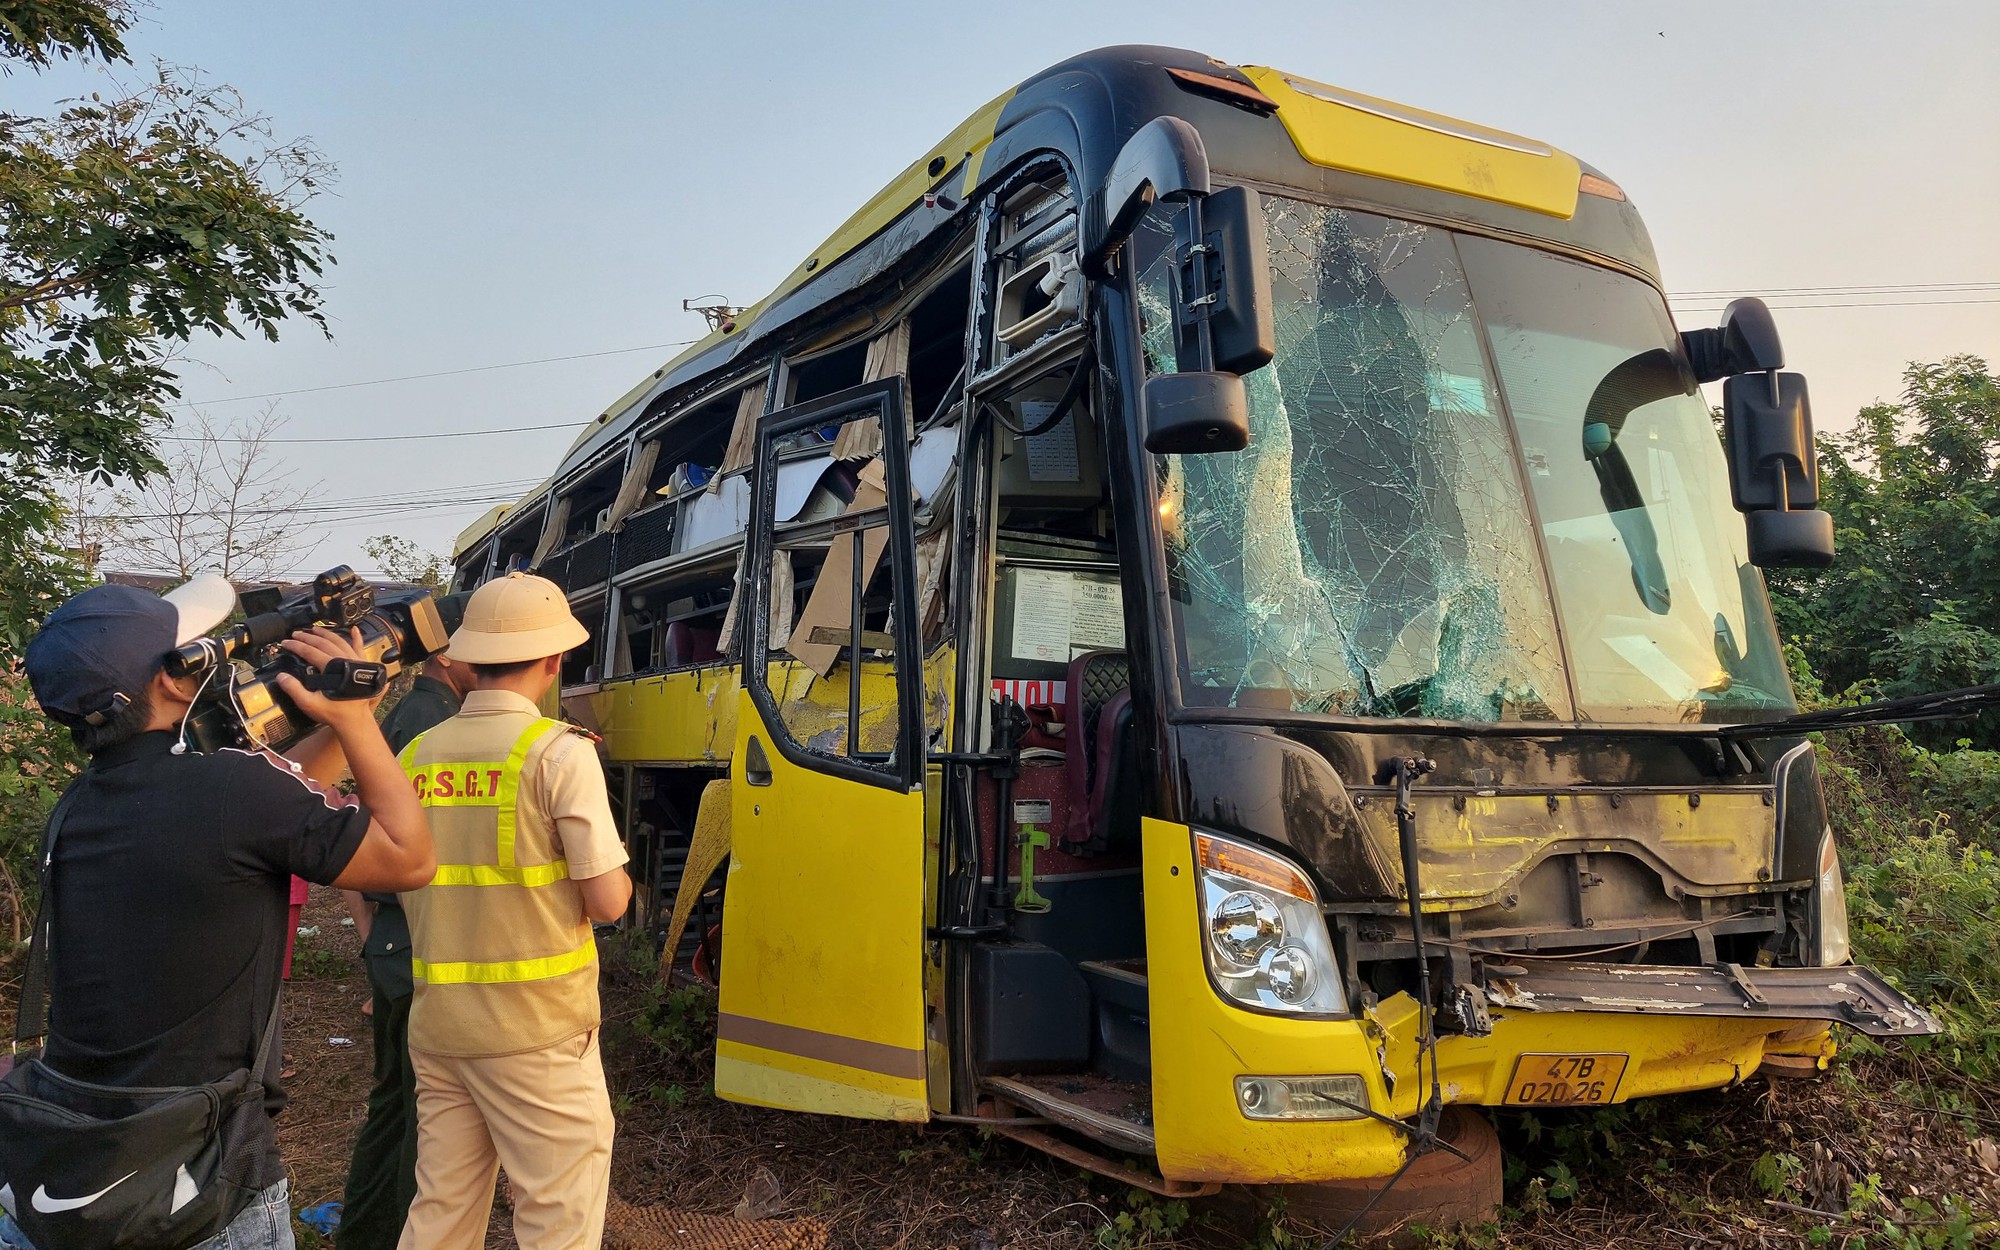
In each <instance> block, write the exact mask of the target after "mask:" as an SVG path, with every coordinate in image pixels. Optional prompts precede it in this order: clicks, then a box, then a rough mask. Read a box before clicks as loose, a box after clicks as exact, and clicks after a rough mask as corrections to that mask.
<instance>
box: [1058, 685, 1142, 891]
mask: <svg viewBox="0 0 2000 1250" xmlns="http://www.w3.org/2000/svg"><path fill="white" fill-rule="evenodd" d="M1131 685H1132V677H1131V666H1130V662H1129V661H1128V660H1127V658H1126V655H1125V653H1124V652H1123V651H1108V650H1107V651H1086V652H1084V653H1083V654H1082V655H1079V656H1077V657H1076V658H1075V659H1073V660H1071V661H1070V665H1069V681H1068V687H1067V699H1068V703H1069V708H1068V712H1067V715H1066V716H1065V718H1064V719H1065V721H1066V722H1067V723H1066V725H1065V727H1064V730H1063V754H1064V762H1065V764H1066V771H1067V774H1068V778H1067V779H1068V783H1069V812H1068V816H1069V820H1068V823H1067V825H1066V826H1065V827H1064V829H1063V835H1062V837H1063V842H1064V843H1065V846H1064V849H1065V850H1068V851H1070V852H1071V853H1072V854H1097V853H1101V852H1103V851H1105V850H1109V849H1111V848H1112V847H1113V846H1114V845H1123V844H1125V843H1127V842H1128V841H1129V839H1130V836H1131V835H1132V834H1134V833H1136V832H1137V827H1138V820H1137V815H1136V810H1137V809H1136V805H1135V804H1134V802H1133V800H1132V788H1133V782H1134V780H1135V779H1134V777H1133V776H1132V767H1131V751H1132V732H1131V725H1132V691H1131Z"/></svg>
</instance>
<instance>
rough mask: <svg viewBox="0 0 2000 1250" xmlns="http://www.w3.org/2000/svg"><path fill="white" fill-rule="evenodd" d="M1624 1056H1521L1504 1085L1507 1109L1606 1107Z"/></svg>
mask: <svg viewBox="0 0 2000 1250" xmlns="http://www.w3.org/2000/svg"><path fill="white" fill-rule="evenodd" d="M1628 1058H1629V1057H1628V1056H1626V1055H1522V1056H1521V1057H1520V1059H1519V1060H1517V1061H1516V1062H1515V1064H1514V1076H1513V1079H1511V1080H1509V1081H1508V1082H1507V1097H1506V1098H1505V1099H1504V1100H1503V1101H1504V1102H1505V1103H1506V1104H1507V1105H1508V1106H1510V1107H1594V1106H1597V1105H1599V1104H1601V1103H1608V1102H1610V1101H1611V1099H1612V1097H1613V1096H1614V1095H1615V1094H1617V1092H1618V1082H1619V1080H1620V1078H1622V1077H1623V1076H1624V1075H1625V1064H1626V1062H1627V1060H1628Z"/></svg>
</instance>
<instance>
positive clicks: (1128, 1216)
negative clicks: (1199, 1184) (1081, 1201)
mask: <svg viewBox="0 0 2000 1250" xmlns="http://www.w3.org/2000/svg"><path fill="white" fill-rule="evenodd" d="M1187 1222H1188V1204H1187V1203H1186V1202H1184V1201H1182V1200H1181V1199H1178V1198H1162V1197H1159V1196H1158V1195H1156V1194H1150V1193H1147V1192H1146V1191H1145V1190H1143V1189H1136V1188H1135V1189H1128V1190H1126V1191H1125V1209H1124V1210H1123V1211H1118V1212H1115V1213H1114V1214H1112V1215H1110V1216H1108V1217H1107V1218H1106V1221H1105V1223H1104V1224H1103V1226H1101V1227H1100V1228H1099V1229H1098V1230H1097V1244H1098V1245H1100V1246H1102V1247H1104V1250H1138V1247H1141V1246H1158V1245H1167V1244H1171V1243H1172V1242H1173V1241H1174V1240H1175V1239H1176V1237H1177V1236H1178V1235H1179V1233H1180V1231H1181V1229H1183V1228H1184V1227H1186V1226H1187Z"/></svg>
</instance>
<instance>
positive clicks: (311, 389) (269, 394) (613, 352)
mask: <svg viewBox="0 0 2000 1250" xmlns="http://www.w3.org/2000/svg"><path fill="white" fill-rule="evenodd" d="M700 341H701V340H700V339H680V340H678V341H676V342H672V343H654V344H651V345H649V346H646V347H614V348H611V349H610V350H608V351H601V352H577V353H576V354H575V355H571V356H544V357H542V358H541V359H539V360H508V361H503V362H501V363H500V364H497V365H472V366H470V367H468V368H464V369H441V370H439V371H438V372H436V373H408V374H404V375H403V376H401V377H395V378H368V379H366V380H364V381H360V382H331V383H328V384H327V385H325V386H302V387H299V388H298V389H296V390H290V391H265V392H263V393H262V394H259V395H231V396H228V397H227V398H224V399H200V400H193V399H184V400H181V401H180V403H179V405H178V406H179V407H182V408H206V407H210V406H213V405H215V404H240V403H245V402H248V401H249V400H253V399H282V398H284V397H285V396H287V395H312V394H316V393H317V392H320V391H344V390H349V389H351V388H353V387H357V386H387V385H389V384H390V383H392V382H421V381H423V380H425V379H426V378H455V377H459V376H460V375H462V374H467V373H490V372H492V371H493V370H495V369H525V368H528V367H529V366H531V365H555V364H561V363H563V362H564V361H567V360H595V359H596V358H598V357H600V356H629V355H631V354H632V353H633V352H657V351H663V350H665V349H666V348H669V347H686V346H688V345H689V344H691V343H699V342H700Z"/></svg>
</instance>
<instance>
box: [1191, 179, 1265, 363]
mask: <svg viewBox="0 0 2000 1250" xmlns="http://www.w3.org/2000/svg"><path fill="white" fill-rule="evenodd" d="M1200 220H1201V234H1202V241H1203V242H1204V243H1206V244H1207V245H1208V246H1207V247H1206V248H1205V249H1203V250H1201V251H1197V252H1195V253H1193V254H1192V255H1190V256H1187V257H1185V258H1184V259H1183V262H1182V263H1183V266H1184V268H1191V267H1192V266H1194V265H1197V264H1201V265H1206V266H1207V268H1208V272H1207V273H1206V274H1205V275H1203V276H1202V277H1201V278H1200V279H1195V277H1194V275H1192V274H1191V273H1183V274H1182V277H1181V290H1182V291H1184V292H1193V291H1201V292H1204V293H1205V296H1206V298H1207V299H1208V300H1209V301H1210V302H1209V303H1208V304H1206V305H1204V306H1203V308H1201V309H1183V310H1182V315H1183V316H1186V315H1188V314H1189V313H1195V314H1200V313H1202V312H1204V311H1205V312H1206V315H1207V319H1208V333H1209V351H1210V353H1211V356H1212V359H1213V360H1214V362H1215V368H1217V369H1220V370H1222V371H1223V372H1224V373H1235V374H1244V373H1250V372H1253V371H1255V370H1258V369H1261V368H1263V367H1264V366H1265V365H1268V364H1270V363H1271V358H1272V357H1274V356H1276V355H1277V354H1278V331H1277V326H1276V324H1275V323H1274V321H1273V314H1272V311H1271V249H1270V244H1269V242H1268V240H1267V239H1266V237H1265V233H1264V206H1263V203H1262V201H1261V199H1260V198H1259V196H1258V195H1257V193H1256V192H1255V191H1252V190H1251V189H1250V188H1249V187H1225V188H1223V189H1222V190H1220V191H1217V192H1216V193H1215V194H1213V195H1211V196H1209V197H1208V198H1207V199H1205V200H1203V201H1201V218H1200Z"/></svg>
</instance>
